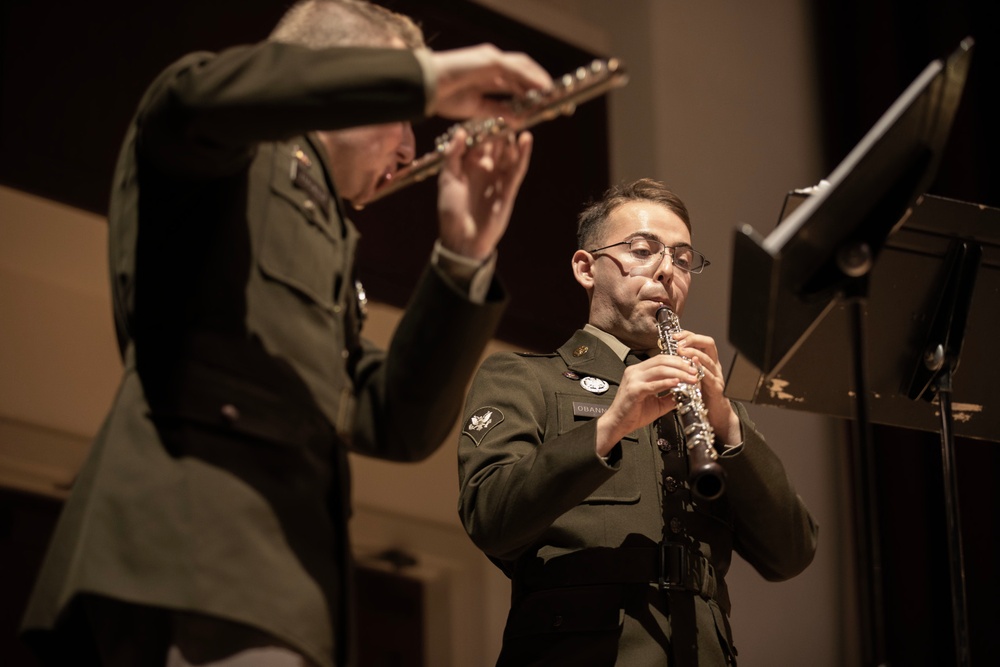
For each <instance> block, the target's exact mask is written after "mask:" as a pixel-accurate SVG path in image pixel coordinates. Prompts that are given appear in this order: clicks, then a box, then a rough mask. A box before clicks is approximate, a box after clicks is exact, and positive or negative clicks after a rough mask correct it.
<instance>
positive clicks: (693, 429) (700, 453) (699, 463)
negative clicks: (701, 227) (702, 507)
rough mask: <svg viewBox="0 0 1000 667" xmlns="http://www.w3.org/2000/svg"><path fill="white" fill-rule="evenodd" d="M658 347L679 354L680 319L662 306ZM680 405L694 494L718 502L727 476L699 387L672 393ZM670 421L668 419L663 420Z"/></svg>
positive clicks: (658, 318) (682, 387) (682, 386)
mask: <svg viewBox="0 0 1000 667" xmlns="http://www.w3.org/2000/svg"><path fill="white" fill-rule="evenodd" d="M656 329H657V334H658V340H657V344H658V346H659V348H660V353H661V354H674V355H676V354H677V341H675V340H674V334H676V333H677V332H678V331H680V329H681V326H680V320H679V319H678V318H677V314H676V313H674V311H672V310H671V309H670V308H668V307H666V306H661V307H660V308H658V309H657V311H656ZM671 394H672V395H673V397H674V401H675V402H676V403H677V417H678V419H679V420H680V423H681V432H682V435H683V436H684V444H685V451H686V453H687V461H688V484H689V485H690V486H691V492H692V493H693V494H694V495H695V497H696V498H699V499H701V500H715V499H716V498H718V497H719V496H721V495H722V493H723V491H725V488H726V473H725V471H724V470H723V469H722V466H721V465H719V462H718V458H719V454H718V452H717V451H716V450H715V446H714V441H715V434H714V432H713V431H712V427H711V425H710V424H709V423H708V410H707V409H706V408H705V403H704V401H702V398H701V388H700V387H698V385H690V384H687V383H681V384H679V385H677V386H676V387H674V388H673V389H672V390H671ZM660 419H661V420H662V419H666V417H661V418H660Z"/></svg>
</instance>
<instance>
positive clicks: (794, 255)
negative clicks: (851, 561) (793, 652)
mask: <svg viewBox="0 0 1000 667" xmlns="http://www.w3.org/2000/svg"><path fill="white" fill-rule="evenodd" d="M971 49H972V40H971V39H966V40H965V41H963V42H962V44H961V45H960V47H959V48H958V50H956V51H955V53H953V54H952V55H951V56H950V57H949V58H948V59H947V61H945V62H942V61H935V62H933V63H931V64H930V65H929V66H928V67H927V68H926V69H925V70H924V71H923V72H922V73H921V75H920V76H919V77H917V79H916V80H915V81H914V82H913V83H912V84H911V85H910V86H909V87H908V88H907V89H906V91H905V92H904V93H903V94H902V95H901V96H900V97H899V98H898V99H897V100H896V102H895V103H894V104H893V105H892V106H891V107H890V109H889V110H888V111H887V112H886V113H885V114H884V115H883V116H882V118H881V119H880V120H879V121H878V123H876V124H875V126H874V127H873V128H872V129H871V130H870V131H869V132H868V134H866V135H865V137H864V138H863V139H862V140H861V142H860V143H859V144H858V145H857V146H856V147H855V148H854V150H852V151H851V153H850V154H849V155H848V156H847V158H845V159H844V161H843V162H841V164H840V165H839V166H838V167H837V168H836V169H835V170H834V171H833V172H832V173H831V175H830V176H829V178H828V179H827V180H826V181H824V182H823V183H822V184H821V185H820V186H817V187H816V188H810V189H809V190H807V191H801V192H798V193H796V194H795V195H793V196H792V197H790V198H789V200H788V201H787V202H786V203H787V204H789V206H786V211H785V213H786V214H787V217H785V218H784V219H783V220H782V221H781V222H780V223H779V225H778V226H777V227H776V228H775V230H774V231H773V232H771V234H769V235H768V236H767V237H766V238H762V237H761V236H760V235H759V234H757V233H756V232H755V231H754V230H753V229H752V228H751V227H749V226H747V225H745V226H743V227H742V228H741V229H739V230H737V233H736V237H735V250H734V262H733V277H732V289H731V294H732V301H731V305H730V329H729V337H730V341H731V342H732V343H733V345H734V346H735V347H736V349H737V350H738V352H739V354H738V355H737V359H736V361H735V362H734V364H733V366H732V369H731V371H730V375H729V377H728V378H727V383H726V394H727V395H728V396H730V397H731V398H736V399H740V400H749V401H752V402H756V403H763V402H767V400H765V399H766V398H767V397H770V398H772V399H774V400H773V402H772V404H773V405H781V406H782V407H792V408H796V409H803V410H809V411H815V412H821V413H825V414H836V415H838V416H842V417H848V418H850V417H853V422H852V425H853V427H854V430H855V437H854V439H853V440H854V443H853V444H854V447H855V451H854V454H855V456H854V457H853V458H854V466H855V470H854V473H855V484H856V489H855V495H856V508H855V512H856V516H855V520H856V522H857V526H858V530H857V533H858V557H859V561H860V567H859V572H860V575H861V579H862V582H861V587H860V591H859V593H860V599H861V602H862V604H861V615H862V619H861V620H862V637H863V640H864V642H863V649H864V654H865V655H864V658H865V660H866V664H871V665H883V664H885V640H884V620H885V619H884V612H883V603H882V593H881V589H880V585H879V580H880V576H881V567H882V566H881V553H880V545H879V530H878V525H877V516H876V514H875V513H874V512H870V511H866V510H868V509H869V508H871V507H873V506H874V505H873V500H874V498H875V486H874V480H873V479H872V471H873V469H874V466H873V458H872V456H873V453H872V448H871V422H872V415H871V412H870V404H871V402H872V401H873V400H874V399H873V393H872V392H871V391H870V389H869V370H870V364H869V354H870V353H871V352H874V351H875V350H876V349H878V350H882V349H884V348H889V349H892V350H894V351H896V352H898V354H879V355H878V356H875V355H872V358H873V359H874V362H875V367H876V369H877V373H876V375H875V376H874V377H875V378H876V379H877V380H878V382H879V387H880V388H879V391H878V393H877V394H876V395H875V396H876V397H877V401H878V409H877V411H876V416H877V418H878V420H880V421H881V420H884V414H883V413H884V412H885V411H884V410H883V406H884V405H889V404H891V405H893V406H897V407H898V405H899V404H901V403H904V402H905V403H907V404H914V405H912V406H910V405H908V407H912V408H913V410H912V411H910V412H909V413H906V416H904V417H903V418H901V423H902V424H903V425H907V426H911V427H913V426H916V427H918V428H928V429H929V430H934V429H933V428H930V427H929V426H928V423H927V421H926V419H927V418H928V417H931V418H932V417H933V410H934V408H933V407H931V406H928V405H926V404H919V405H917V404H915V399H917V398H925V399H931V398H937V399H938V400H939V403H940V413H941V421H942V428H941V431H942V452H943V457H944V459H945V477H946V480H945V494H946V496H947V498H946V506H947V510H948V529H949V550H950V553H951V561H952V577H951V579H952V580H951V584H952V611H953V619H954V631H955V645H956V653H957V655H958V664H959V665H967V664H968V631H967V624H966V618H965V608H966V605H965V584H964V565H963V559H962V553H961V538H960V533H959V513H958V505H957V495H956V494H955V489H954V471H953V468H952V460H953V448H954V443H953V441H952V423H953V414H952V401H951V380H952V374H953V373H954V370H955V369H956V367H957V365H958V357H959V355H960V353H961V351H962V342H963V340H964V339H965V334H966V333H967V330H968V329H969V327H968V326H967V325H968V324H969V323H970V321H971V319H977V321H978V320H983V319H985V320H988V321H989V322H993V323H994V324H995V319H996V318H995V316H994V315H993V314H992V312H987V310H988V306H987V305H986V304H983V303H979V304H978V305H977V307H976V309H975V310H972V311H971V313H970V308H971V306H972V294H973V288H974V283H975V279H976V276H977V272H978V269H979V266H980V263H981V262H980V259H981V248H982V245H983V244H984V243H987V244H989V243H993V244H995V243H996V238H997V232H998V230H997V228H996V227H995V226H994V227H993V228H992V229H991V228H990V227H989V224H987V223H986V222H985V221H984V220H983V219H982V217H983V216H980V215H978V214H977V213H976V212H977V211H981V210H985V209H981V208H979V207H976V206H974V205H969V204H964V203H962V202H952V201H950V200H940V199H938V198H930V197H927V196H922V195H923V193H924V192H925V191H926V189H927V187H928V185H929V184H930V183H931V181H932V180H933V178H934V175H935V172H936V169H937V165H938V163H939V161H940V157H941V154H942V153H943V151H944V147H945V144H946V142H947V137H948V133H949V131H950V129H951V124H952V121H953V119H954V115H955V112H956V110H957V107H958V103H959V100H960V98H961V93H962V89H963V87H964V84H965V79H966V74H967V71H968V66H969V60H970V58H971ZM791 205H794V208H793V210H791V211H789V210H788V209H789V208H791ZM985 211H986V213H985V214H984V215H985V216H986V217H989V216H990V215H993V214H994V213H995V211H993V210H985ZM992 222H995V218H994V219H993V220H992ZM915 239H917V240H915ZM918 241H919V242H918ZM994 247H995V246H994ZM991 252H992V249H991ZM945 258H948V259H945ZM997 259H998V257H995V256H994V257H992V259H991V261H994V262H995V261H996V260H997ZM896 260H898V261H896ZM917 265H919V266H917ZM928 269H932V270H928ZM995 273H996V272H994V274H995ZM952 278H953V279H952ZM942 285H944V286H945V288H944V290H940V287H941V286H942ZM890 287H891V288H892V289H895V290H896V291H897V292H900V293H903V294H906V295H907V299H899V300H893V298H891V297H890V298H885V297H884V296H883V292H884V291H890V292H891V291H892V290H891V289H890ZM873 296H875V297H877V298H872V297H873ZM980 301H982V300H980ZM906 304H909V307H907V306H906ZM938 304H941V306H940V307H939V308H938V309H937V310H938V312H937V315H936V316H935V317H934V318H933V319H929V316H928V315H927V313H928V312H929V311H930V312H933V309H934V307H935V306H937V305H938ZM883 311H885V312H884V313H883ZM970 314H971V316H972V318H970ZM868 317H871V318H872V321H873V322H875V321H877V322H878V324H879V326H878V328H874V327H873V328H872V331H874V332H875V334H876V335H875V336H874V337H869V336H868V331H867V324H868V320H867V318H868ZM882 317H885V318H888V320H889V324H888V325H887V324H885V323H884V322H883V321H882V320H878V319H877V318H882ZM837 325H843V326H844V328H843V329H840V330H838V329H836V328H835V327H836V326H837ZM987 328H988V327H987ZM994 328H995V326H994ZM845 333H849V334H850V336H849V339H848V341H847V342H845V341H844V334H845ZM831 343H835V344H831ZM939 345H940V352H937V350H938V346H939ZM929 346H930V347H932V348H933V353H932V354H931V355H930V359H931V362H932V365H933V366H934V367H933V369H931V368H930V367H926V370H924V369H925V366H923V363H924V362H923V359H924V356H925V351H926V350H927V349H928V347H929ZM900 355H902V357H903V359H902V361H900V360H899V356H900ZM983 361H984V362H985V357H984V359H983ZM848 369H849V371H848ZM964 380H965V376H964V375H963V383H964ZM983 386H984V387H985V386H986V384H985V382H984V384H983ZM963 387H964V384H963ZM887 396H888V397H891V398H892V399H893V400H892V401H883V398H885V397H887ZM985 404H986V400H985V397H984V399H983V402H982V403H980V404H979V407H980V409H982V406H984V405H985ZM901 412H906V411H901ZM913 413H920V418H919V419H914V420H913V421H910V418H909V416H908V415H909V414H913ZM988 413H989V411H988V410H982V411H981V413H980V414H988ZM921 420H924V421H921ZM887 421H888V423H900V421H898V420H887ZM973 421H974V422H975V425H976V427H977V428H978V427H979V426H980V424H981V423H982V422H983V421H984V420H980V419H979V416H978V414H977V415H976V416H975V418H974V420H973ZM964 423H965V424H967V423H968V422H964ZM984 429H985V430H984V432H983V434H982V436H981V437H989V436H988V435H987V433H989V434H991V435H992V436H995V435H996V433H997V430H996V424H995V423H993V424H987V425H985V426H984Z"/></svg>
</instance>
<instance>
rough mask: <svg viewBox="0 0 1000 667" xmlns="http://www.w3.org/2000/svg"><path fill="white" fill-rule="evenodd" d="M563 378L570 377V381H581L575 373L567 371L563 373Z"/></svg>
mask: <svg viewBox="0 0 1000 667" xmlns="http://www.w3.org/2000/svg"><path fill="white" fill-rule="evenodd" d="M563 377H568V378H569V379H570V380H579V379H580V376H579V375H577V374H576V373H574V372H573V371H566V372H565V373H563Z"/></svg>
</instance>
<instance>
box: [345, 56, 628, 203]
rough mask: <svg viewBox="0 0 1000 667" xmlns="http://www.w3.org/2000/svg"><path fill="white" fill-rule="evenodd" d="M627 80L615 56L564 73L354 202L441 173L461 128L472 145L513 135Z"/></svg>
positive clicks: (440, 141)
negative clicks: (506, 113) (507, 112)
mask: <svg viewBox="0 0 1000 667" xmlns="http://www.w3.org/2000/svg"><path fill="white" fill-rule="evenodd" d="M626 83H628V76H627V75H626V74H625V67H624V65H622V63H621V62H620V61H619V60H617V59H615V58H611V59H609V60H594V61H593V62H591V63H590V65H589V66H587V67H578V68H577V69H576V70H575V71H574V72H571V73H569V74H564V75H563V76H562V77H561V78H560V79H559V80H558V81H556V83H555V85H554V86H553V87H552V88H550V89H549V90H546V91H537V90H533V91H531V92H529V93H528V94H527V95H525V96H524V97H521V98H517V99H515V100H512V101H511V103H510V107H511V112H512V115H511V117H510V118H509V119H505V118H504V117H503V116H496V117H493V118H487V119H484V120H469V121H466V122H464V123H457V124H455V125H452V126H451V127H450V128H448V131H447V132H445V133H444V134H442V135H441V136H439V137H438V138H437V139H436V140H435V141H434V150H432V151H431V152H429V153H426V154H425V155H422V156H421V157H418V158H417V159H416V160H414V161H413V162H411V163H410V164H408V165H406V166H405V167H403V168H402V169H400V170H399V171H398V172H397V173H396V175H395V176H394V177H393V179H392V180H391V181H389V182H388V183H386V184H385V185H383V186H382V187H380V188H378V189H377V190H375V192H374V194H372V196H371V197H369V198H368V199H367V200H365V201H362V202H354V207H355V208H357V209H361V208H364V207H365V206H367V205H368V204H371V203H372V202H374V201H378V200H379V199H382V198H383V197H386V196H388V195H391V194H392V193H393V192H397V191H399V190H402V189H403V188H405V187H406V186H408V185H412V184H413V183H419V182H420V181H422V180H424V179H426V178H430V177H431V176H434V175H435V174H437V173H438V172H440V171H441V168H442V167H443V166H444V157H445V152H446V151H447V150H448V148H449V147H450V146H451V142H452V141H454V139H455V135H456V134H457V133H458V131H459V130H465V132H466V139H465V143H466V145H467V146H469V147H472V146H475V145H476V144H479V143H482V142H483V141H486V140H487V139H490V138H492V137H496V136H500V135H510V136H513V135H515V134H517V133H518V132H520V131H521V130H526V129H528V128H529V127H532V126H534V125H537V124H539V123H541V122H542V121H546V120H552V119H553V118H558V117H559V116H570V115H572V114H573V113H574V112H575V111H576V107H577V106H578V105H580V104H581V103H583V102H586V101H587V100H590V99H593V98H595V97H598V96H599V95H603V94H604V93H606V92H608V91H609V90H611V89H612V88H619V87H621V86H624V85H625V84H626Z"/></svg>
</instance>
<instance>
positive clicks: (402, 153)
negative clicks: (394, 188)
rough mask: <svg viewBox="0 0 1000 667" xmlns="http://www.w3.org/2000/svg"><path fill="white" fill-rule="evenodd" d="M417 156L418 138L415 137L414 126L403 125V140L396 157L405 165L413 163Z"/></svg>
mask: <svg viewBox="0 0 1000 667" xmlns="http://www.w3.org/2000/svg"><path fill="white" fill-rule="evenodd" d="M416 156H417V138H416V137H415V136H414V135H413V125H411V124H410V123H403V139H402V141H400V142H399V147H398V148H397V149H396V157H397V159H398V160H399V161H400V162H401V163H403V164H409V163H410V162H413V158H415V157H416Z"/></svg>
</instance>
